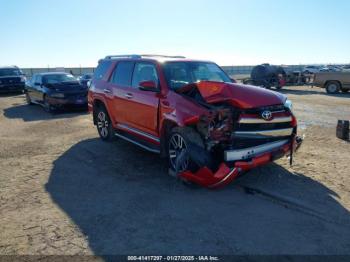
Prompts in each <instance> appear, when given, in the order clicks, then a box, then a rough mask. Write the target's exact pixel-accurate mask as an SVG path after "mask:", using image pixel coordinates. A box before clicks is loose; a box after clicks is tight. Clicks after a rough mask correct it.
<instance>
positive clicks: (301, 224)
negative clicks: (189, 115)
mask: <svg viewBox="0 0 350 262" xmlns="http://www.w3.org/2000/svg"><path fill="white" fill-rule="evenodd" d="M46 190H47V192H48V193H49V194H50V195H51V197H52V199H53V201H54V202H55V203H56V204H57V206H58V207H59V208H60V209H62V210H64V212H65V213H66V214H67V216H69V217H70V218H71V220H72V221H73V222H74V223H75V224H76V225H77V226H78V227H79V228H80V229H81V231H82V232H83V233H84V234H85V235H86V236H87V237H88V241H89V246H90V248H91V250H92V251H93V252H94V254H96V255H111V254H129V255H130V254H133V255H135V254H217V255H218V254H349V253H350V247H349V243H350V226H349V224H350V223H349V212H348V211H347V210H346V209H345V208H344V207H343V206H342V205H341V204H339V202H338V201H337V200H336V194H335V193H334V192H333V191H332V190H330V189H329V188H327V187H325V186H324V185H322V184H320V183H319V182H317V181H315V180H313V179H310V178H307V177H305V176H303V175H302V174H293V173H290V172H289V171H287V170H286V169H284V168H282V167H280V166H278V165H275V164H271V165H268V166H266V167H263V168H259V169H256V170H255V171H253V172H251V173H248V174H246V175H245V176H244V177H241V178H239V179H238V180H237V181H236V182H235V183H234V184H231V185H229V186H227V187H226V188H224V189H221V190H217V191H210V190H207V189H203V188H195V189H193V188H188V187H186V186H184V185H182V184H181V183H179V182H176V181H175V180H174V178H172V177H168V176H167V165H166V163H165V161H163V160H161V159H160V158H159V157H158V156H157V155H153V154H150V153H146V152H144V151H143V150H141V149H139V148H137V147H135V146H134V145H130V144H128V143H126V142H123V141H120V140H118V141H116V142H114V143H104V142H101V141H100V140H98V139H88V140H84V141H81V142H79V143H77V144H76V145H74V146H73V147H72V148H70V149H69V150H68V151H66V152H65V153H64V154H63V155H62V156H61V157H59V158H58V159H57V160H56V161H55V162H54V165H53V169H52V172H51V175H50V178H49V181H48V183H47V185H46Z"/></svg>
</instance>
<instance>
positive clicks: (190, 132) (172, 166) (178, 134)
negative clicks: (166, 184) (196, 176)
mask: <svg viewBox="0 0 350 262" xmlns="http://www.w3.org/2000/svg"><path fill="white" fill-rule="evenodd" d="M192 144H194V145H196V146H197V147H200V148H204V144H203V140H202V138H201V137H200V135H199V134H198V133H197V132H196V131H195V130H194V129H192V128H188V127H184V128H179V127H176V128H173V129H172V131H171V133H170V136H169V139H168V157H169V172H170V174H175V175H176V174H178V173H181V172H183V171H186V170H189V171H191V172H195V171H197V170H198V168H199V166H198V165H197V164H196V163H195V162H194V161H193V160H191V158H190V155H189V147H190V146H191V145H192Z"/></svg>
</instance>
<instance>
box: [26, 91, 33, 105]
mask: <svg viewBox="0 0 350 262" xmlns="http://www.w3.org/2000/svg"><path fill="white" fill-rule="evenodd" d="M26 102H27V104H28V105H32V104H33V102H32V99H31V98H30V96H29V94H28V93H26Z"/></svg>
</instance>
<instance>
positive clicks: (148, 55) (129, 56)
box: [105, 54, 186, 59]
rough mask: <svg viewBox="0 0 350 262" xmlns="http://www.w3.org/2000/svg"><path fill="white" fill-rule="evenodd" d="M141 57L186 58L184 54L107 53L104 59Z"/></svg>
mask: <svg viewBox="0 0 350 262" xmlns="http://www.w3.org/2000/svg"><path fill="white" fill-rule="evenodd" d="M142 57H161V58H186V57H184V56H168V55H152V54H151V55H150V54H145V55H108V56H106V57H105V59H113V58H133V59H141V58H142Z"/></svg>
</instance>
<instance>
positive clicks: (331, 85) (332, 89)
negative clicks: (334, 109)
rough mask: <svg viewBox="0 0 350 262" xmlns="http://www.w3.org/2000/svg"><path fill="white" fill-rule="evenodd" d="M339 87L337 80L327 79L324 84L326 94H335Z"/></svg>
mask: <svg viewBox="0 0 350 262" xmlns="http://www.w3.org/2000/svg"><path fill="white" fill-rule="evenodd" d="M340 89H341V86H340V84H339V82H336V81H329V82H328V83H327V84H326V91H327V93H328V94H337V93H338V92H339V90H340Z"/></svg>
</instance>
